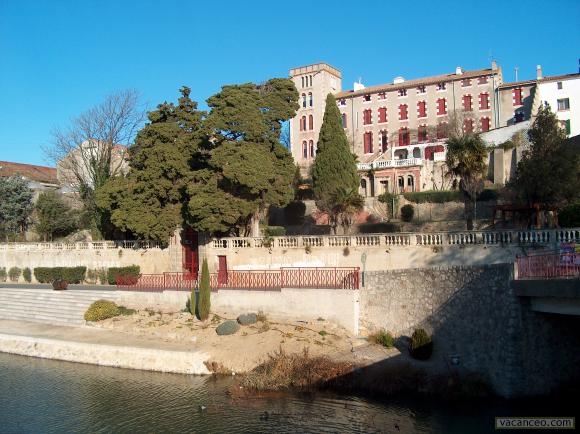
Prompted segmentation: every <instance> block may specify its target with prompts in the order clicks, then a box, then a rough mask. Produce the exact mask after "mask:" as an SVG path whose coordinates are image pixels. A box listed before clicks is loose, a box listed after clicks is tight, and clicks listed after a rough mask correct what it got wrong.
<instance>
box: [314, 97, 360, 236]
mask: <svg viewBox="0 0 580 434" xmlns="http://www.w3.org/2000/svg"><path fill="white" fill-rule="evenodd" d="M359 183H360V178H359V176H358V174H357V169H356V157H355V155H354V154H353V153H352V152H351V150H350V148H349V145H348V140H347V138H346V134H345V133H344V129H343V128H342V119H341V117H340V112H339V110H338V107H337V105H336V100H335V99H334V96H332V94H328V96H327V97H326V108H325V110H324V119H323V121H322V126H321V128H320V135H319V138H318V143H317V150H316V159H315V161H314V165H313V166H312V190H313V192H314V198H315V200H316V206H317V207H318V209H320V210H321V211H324V212H326V213H328V215H329V217H330V224H331V226H332V228H333V230H334V231H336V226H337V225H338V217H339V215H338V213H337V210H340V209H342V207H341V206H338V205H340V204H339V203H337V201H340V198H341V197H343V196H344V195H342V194H340V192H341V191H351V192H355V193H354V194H355V195H358V187H359ZM359 196H360V195H359ZM348 199H349V201H350V202H351V203H353V202H356V201H353V197H352V195H351V196H350V197H349V198H348Z"/></svg>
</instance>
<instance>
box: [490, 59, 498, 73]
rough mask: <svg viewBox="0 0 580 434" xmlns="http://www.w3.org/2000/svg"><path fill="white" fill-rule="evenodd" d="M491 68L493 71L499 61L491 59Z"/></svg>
mask: <svg viewBox="0 0 580 434" xmlns="http://www.w3.org/2000/svg"><path fill="white" fill-rule="evenodd" d="M491 69H492V71H495V70H496V69H497V62H496V61H495V60H492V61H491Z"/></svg>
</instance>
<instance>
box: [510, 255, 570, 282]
mask: <svg viewBox="0 0 580 434" xmlns="http://www.w3.org/2000/svg"><path fill="white" fill-rule="evenodd" d="M516 267H517V278H518V279H529V278H535V279H552V278H565V277H579V276H580V255H578V254H575V253H554V254H550V255H532V256H519V257H517V258H516Z"/></svg>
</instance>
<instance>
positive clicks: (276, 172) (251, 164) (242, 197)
mask: <svg viewBox="0 0 580 434" xmlns="http://www.w3.org/2000/svg"><path fill="white" fill-rule="evenodd" d="M297 100H298V92H297V91H296V88H295V86H294V83H293V82H292V81H291V80H289V79H281V78H274V79H271V80H268V81H267V82H265V83H263V84H260V85H256V84H253V83H247V84H242V85H230V86H224V87H223V88H222V90H221V92H220V93H218V94H217V95H214V96H212V97H211V98H209V99H208V105H209V107H210V108H211V111H210V113H209V115H208V117H207V120H206V125H207V127H208V129H209V131H210V139H209V141H208V145H207V154H206V155H207V159H206V160H204V161H206V162H207V165H206V166H205V167H203V168H201V169H200V170H195V171H194V174H193V182H192V183H191V184H190V185H189V186H188V196H189V203H188V207H187V223H188V224H189V225H190V226H191V227H192V228H194V229H196V230H200V231H201V230H205V231H208V232H212V233H216V232H226V231H231V230H232V229H233V228H236V227H237V228H242V229H243V230H244V231H245V233H249V232H251V233H252V235H253V236H258V235H259V221H260V219H261V218H262V217H263V216H264V213H265V211H266V210H267V209H268V206H269V205H275V206H284V205H286V204H287V203H289V202H290V201H291V200H292V198H293V195H294V191H293V189H292V180H293V177H294V171H295V166H294V163H293V160H292V156H291V154H290V152H289V151H288V150H287V149H286V148H284V146H282V145H281V144H280V142H279V139H280V132H281V126H282V123H283V122H285V121H287V120H288V119H290V118H291V117H293V116H294V114H295V113H296V109H297V108H298V104H297V102H296V101H297Z"/></svg>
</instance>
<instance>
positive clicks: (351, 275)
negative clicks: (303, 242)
mask: <svg viewBox="0 0 580 434" xmlns="http://www.w3.org/2000/svg"><path fill="white" fill-rule="evenodd" d="M194 277H195V276H194V275H193V274H188V273H163V274H141V275H140V276H139V277H138V278H137V277H135V276H117V288H119V289H123V290H129V291H163V290H166V289H170V290H177V291H191V289H192V288H194V287H195V286H197V280H196V279H195V278H194ZM359 285H360V270H359V268H358V267H344V268H338V267H336V268H281V269H279V270H228V272H227V273H214V274H211V275H210V286H211V288H212V290H214V291H215V290H217V289H220V288H223V289H226V288H228V289H252V290H280V289H281V288H328V289H359Z"/></svg>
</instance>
